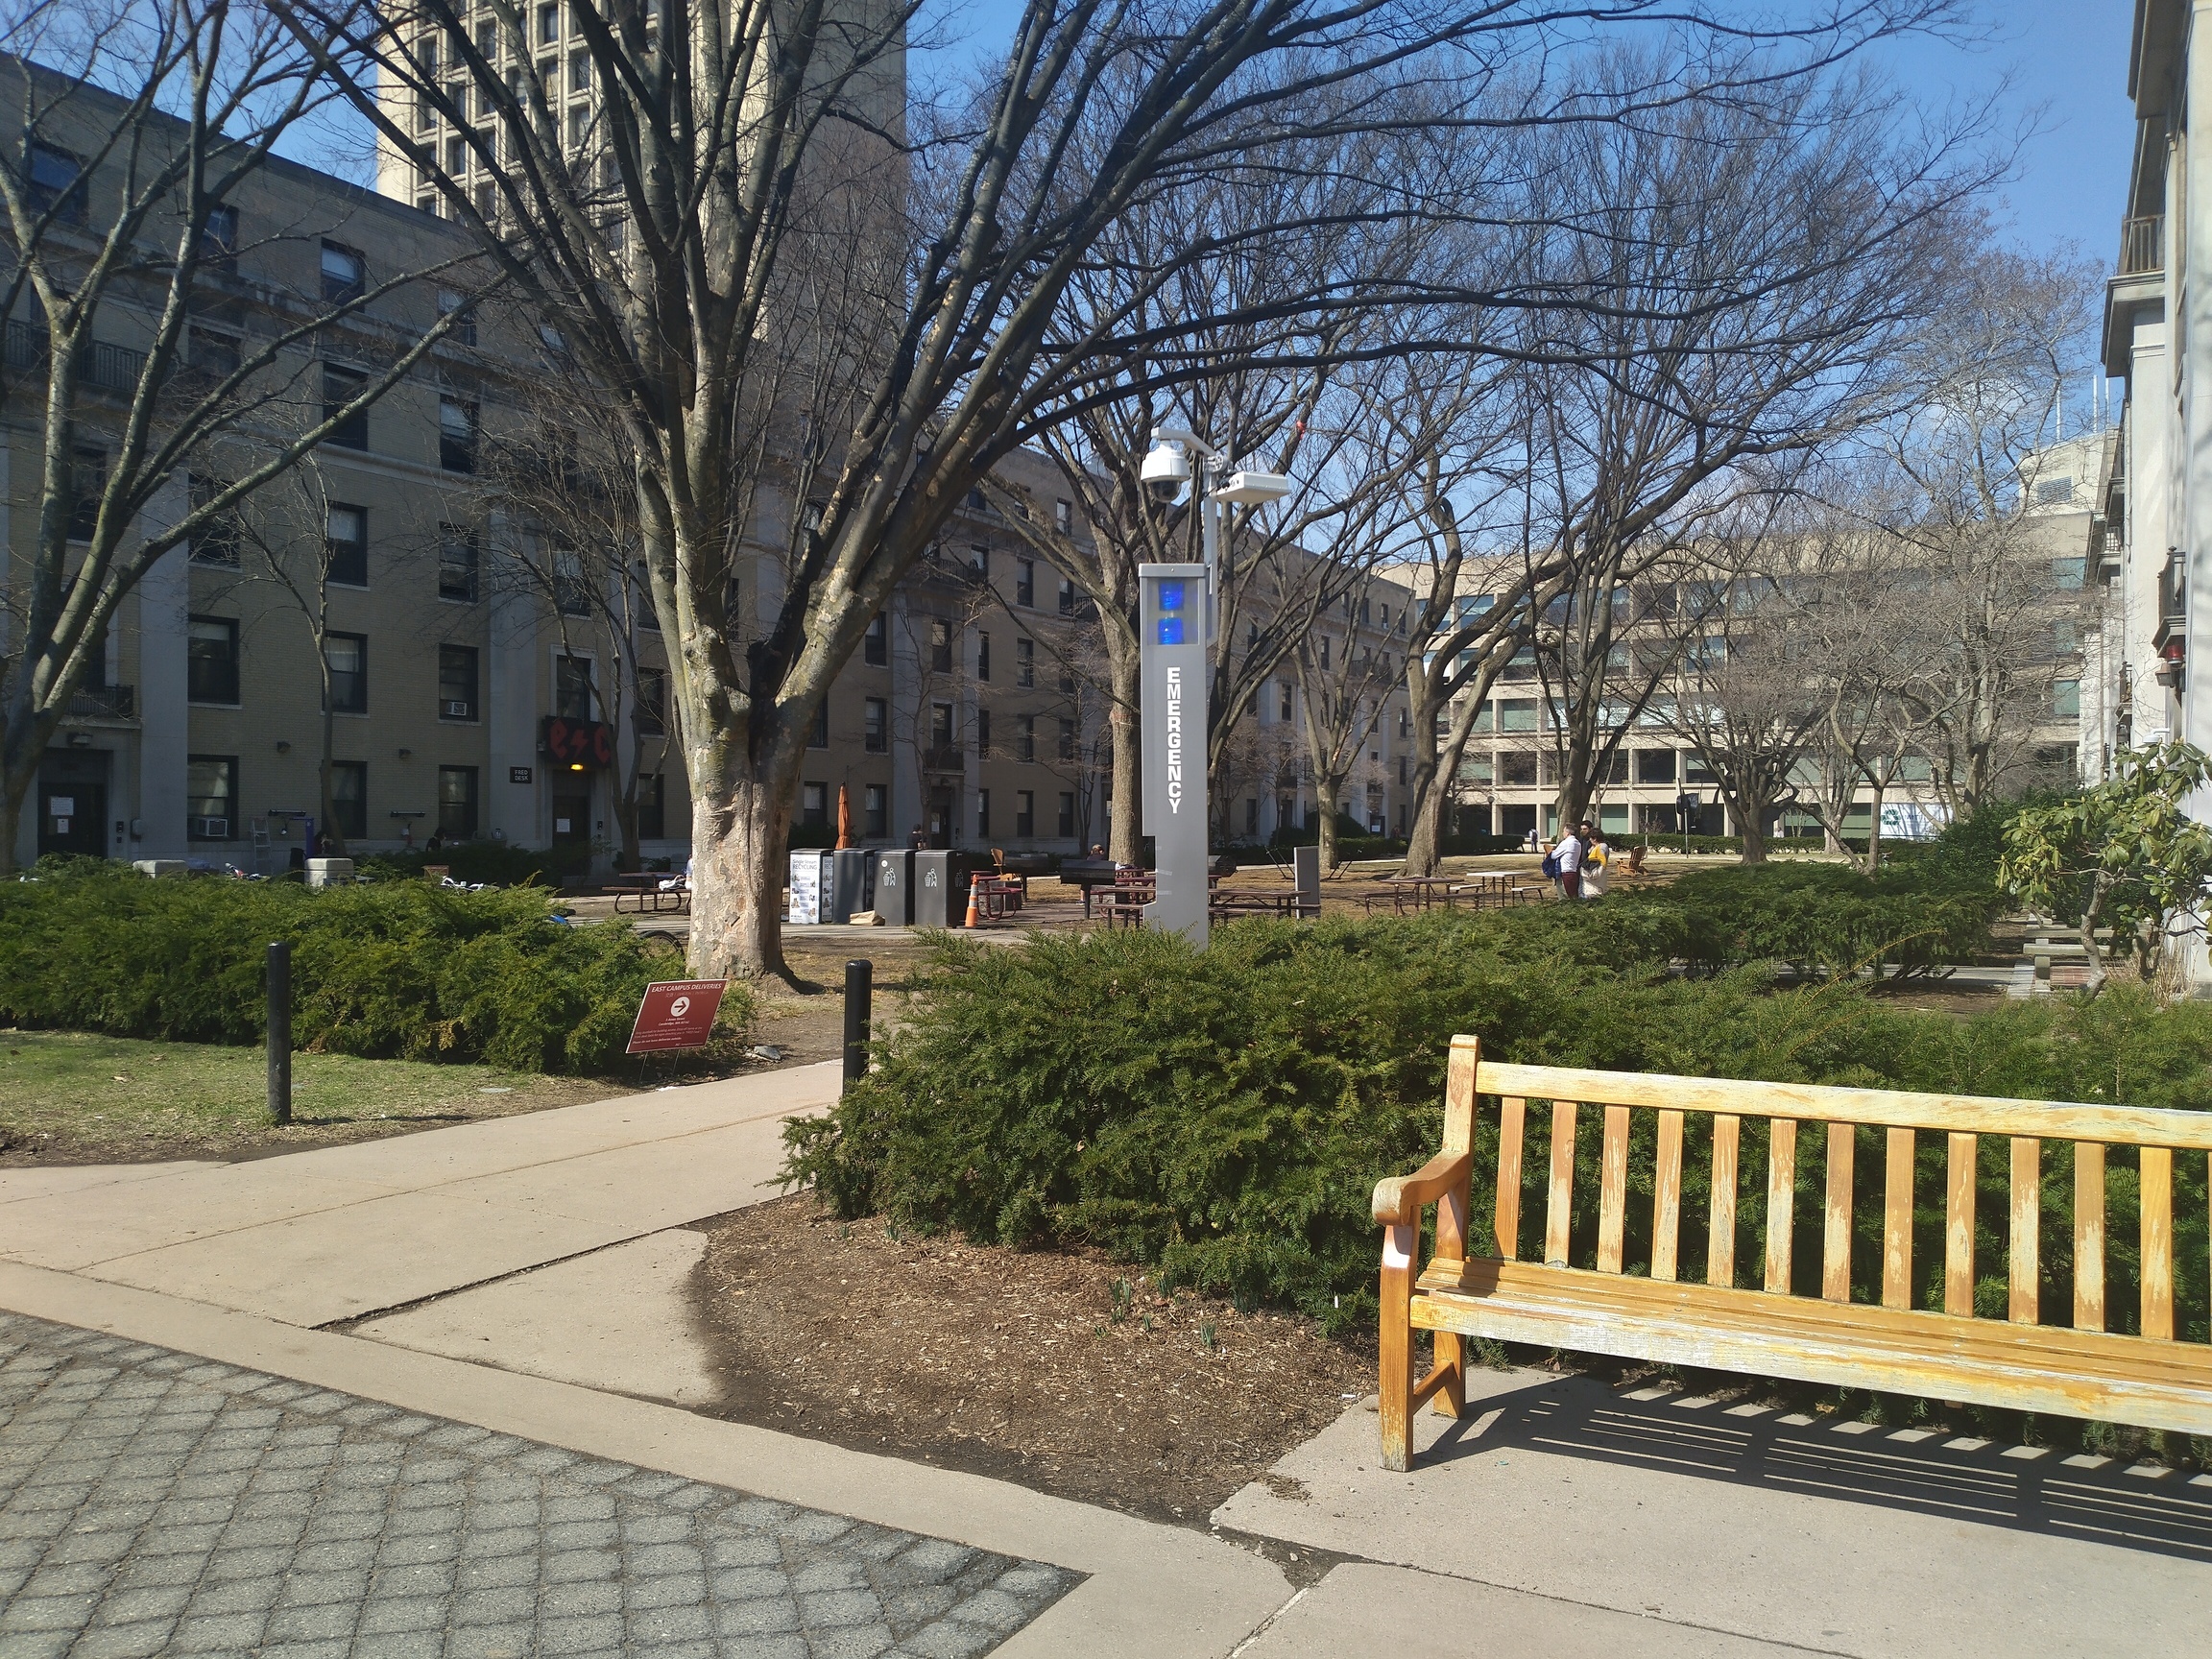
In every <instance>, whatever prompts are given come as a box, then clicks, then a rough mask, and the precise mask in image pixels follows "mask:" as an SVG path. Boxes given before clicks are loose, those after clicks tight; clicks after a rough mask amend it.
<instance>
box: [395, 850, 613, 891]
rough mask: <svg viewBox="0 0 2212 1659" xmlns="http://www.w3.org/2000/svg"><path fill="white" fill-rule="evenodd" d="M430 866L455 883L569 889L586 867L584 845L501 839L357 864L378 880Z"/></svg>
mask: <svg viewBox="0 0 2212 1659" xmlns="http://www.w3.org/2000/svg"><path fill="white" fill-rule="evenodd" d="M432 864H438V865H442V866H444V867H445V869H446V870H448V871H450V872H451V873H452V877H453V879H454V880H456V881H479V882H482V883H484V884H485V885H487V886H492V887H547V888H557V887H564V886H568V885H572V884H574V883H576V882H579V881H581V880H583V878H585V876H586V875H587V874H588V873H589V870H590V868H591V845H590V843H589V842H588V841H562V842H557V843H555V844H554V845H553V846H551V847H540V848H535V849H533V848H529V847H517V846H515V845H513V844H512V843H511V842H506V841H456V842H455V843H453V845H452V846H450V847H442V848H440V849H439V850H438V851H437V852H435V853H425V852H423V851H421V849H420V848H418V849H416V850H415V851H413V852H408V853H372V854H369V855H368V856H367V857H365V858H364V859H362V860H361V864H360V868H361V872H362V874H364V875H367V876H373V877H375V878H380V879H384V880H403V879H407V878H413V877H417V876H420V875H421V874H422V872H423V869H424V868H425V867H426V866H428V865H432Z"/></svg>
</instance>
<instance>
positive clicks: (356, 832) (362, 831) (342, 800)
mask: <svg viewBox="0 0 2212 1659" xmlns="http://www.w3.org/2000/svg"><path fill="white" fill-rule="evenodd" d="M330 810H331V811H332V813H334V814H335V815H336V817H337V821H338V833H339V834H341V835H343V836H347V837H349V838H350V839H355V840H358V839H359V838H361V837H362V836H365V835H367V834H368V833H369V762H368V761H366V760H333V761H331V762H330Z"/></svg>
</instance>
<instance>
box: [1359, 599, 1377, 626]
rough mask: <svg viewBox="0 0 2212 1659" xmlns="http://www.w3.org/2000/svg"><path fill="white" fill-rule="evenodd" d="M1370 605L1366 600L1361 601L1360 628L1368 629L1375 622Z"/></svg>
mask: <svg viewBox="0 0 2212 1659" xmlns="http://www.w3.org/2000/svg"><path fill="white" fill-rule="evenodd" d="M1368 605H1369V602H1368V601H1367V600H1365V599H1362V600H1360V601H1359V626H1360V627H1362V628H1365V627H1367V626H1368V625H1369V624H1371V623H1372V622H1373V621H1374V620H1375V617H1374V615H1373V613H1371V612H1370V610H1369V609H1368Z"/></svg>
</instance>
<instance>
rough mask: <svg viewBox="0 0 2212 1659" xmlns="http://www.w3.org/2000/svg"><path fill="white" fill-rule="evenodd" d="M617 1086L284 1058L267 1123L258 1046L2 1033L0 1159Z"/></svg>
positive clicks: (106, 1153) (335, 1126) (394, 1120)
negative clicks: (288, 1113)
mask: <svg viewBox="0 0 2212 1659" xmlns="http://www.w3.org/2000/svg"><path fill="white" fill-rule="evenodd" d="M628 1093H630V1090H629V1089H627V1088H626V1087H625V1086H623V1085H622V1084H619V1083H609V1082H604V1081H600V1080H597V1079H593V1078H588V1077H543V1076H537V1075H533V1074H529V1073H517V1072H509V1071H498V1070H493V1069H492V1068H491V1067H488V1066H430V1065H423V1064H421V1063H419V1062H417V1061H412V1060H356V1059H354V1058H352V1057H351V1056H349V1055H344V1054H295V1055H293V1056H292V1124H291V1126H290V1127H289V1128H286V1129H277V1128H276V1127H274V1126H272V1125H271V1124H270V1122H269V1120H268V1075H267V1070H266V1061H265V1059H264V1057H263V1054H262V1051H261V1050H260V1049H258V1048H228V1047H218V1046H211V1045H206V1044H199V1043H142V1042H137V1041H134V1040H132V1039H130V1038H123V1037H96V1036H87V1035H85V1034H84V1033H81V1032H75V1031H5V1030H0V1165H7V1164H18V1165H19V1164H29V1163H36V1164H60V1163H67V1164H84V1163H118V1162H127V1161H137V1160H144V1159H152V1158H237V1157H250V1156H255V1155H258V1154H261V1153H265V1152H276V1151H294V1150H300V1149H303V1148H305V1147H309V1146H319V1145H328V1144H330V1143H332V1142H340V1141H365V1140H372V1139H374V1138H376V1137H378V1136H383V1135H397V1134H404V1133H406V1132H408V1131H409V1130H413V1129H431V1128H436V1127H438V1126H439V1125H441V1124H446V1123H463V1122H468V1121H469V1120H470V1119H472V1118H503V1117H507V1116H510V1115H512V1114H514V1113H517V1112H536V1111H541V1110H542V1109H544V1108H545V1107H548V1106H570V1105H575V1104H577V1103H579V1102H581V1101H586V1100H604V1099H607V1098H608V1097H610V1096H612V1095H615V1094H628Z"/></svg>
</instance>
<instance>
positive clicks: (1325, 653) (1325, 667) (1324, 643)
mask: <svg viewBox="0 0 2212 1659" xmlns="http://www.w3.org/2000/svg"><path fill="white" fill-rule="evenodd" d="M1321 671H1322V672H1323V673H1324V674H1326V673H1327V672H1328V671H1329V636H1328V635H1326V634H1324V635H1322V636H1321Z"/></svg>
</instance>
